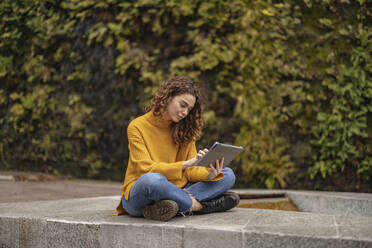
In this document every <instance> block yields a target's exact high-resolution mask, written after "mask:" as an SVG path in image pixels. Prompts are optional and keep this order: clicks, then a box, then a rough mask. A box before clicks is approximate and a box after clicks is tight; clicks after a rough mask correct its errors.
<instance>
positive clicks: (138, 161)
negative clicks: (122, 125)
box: [117, 76, 239, 221]
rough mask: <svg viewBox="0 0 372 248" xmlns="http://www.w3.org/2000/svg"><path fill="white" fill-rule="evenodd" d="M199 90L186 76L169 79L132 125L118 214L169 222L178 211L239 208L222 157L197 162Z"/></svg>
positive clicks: (230, 177) (233, 181) (200, 121)
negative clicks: (229, 191) (197, 164)
mask: <svg viewBox="0 0 372 248" xmlns="http://www.w3.org/2000/svg"><path fill="white" fill-rule="evenodd" d="M200 97H201V95H200V91H199V90H198V88H197V87H196V85H195V84H194V82H193V81H192V80H191V79H189V78H186V77H180V76H178V77H175V78H172V79H170V80H168V81H166V82H165V83H164V84H163V85H162V86H161V87H160V88H159V89H158V90H157V92H156V94H155V96H154V98H153V100H152V104H151V106H150V107H149V108H147V109H146V110H145V111H146V114H144V115H142V116H140V117H138V118H136V119H134V120H133V121H132V122H131V123H130V124H129V126H128V129H127V134H128V143H129V161H128V167H127V171H126V174H125V179H124V185H123V186H122V191H123V193H122V197H121V200H120V204H119V205H118V207H117V212H118V214H124V213H128V214H130V215H132V216H144V217H145V218H147V219H153V220H161V221H167V220H169V219H171V218H173V217H174V216H175V215H177V213H181V214H183V215H184V213H192V212H193V213H196V214H204V213H211V212H220V211H226V210H229V209H231V208H233V207H235V206H236V205H237V204H238V202H239V196H238V195H237V194H234V193H225V192H226V191H227V190H229V189H230V188H231V187H232V186H233V185H234V183H235V175H234V173H233V171H232V170H231V169H230V168H227V167H226V168H223V158H222V159H221V160H220V161H216V164H215V165H212V164H210V165H209V168H208V169H207V168H206V167H202V166H195V165H196V163H197V162H198V160H200V159H201V158H202V157H203V156H204V155H205V153H206V152H207V151H208V150H207V149H204V150H200V151H199V152H197V151H196V147H195V140H196V139H198V138H199V137H200V134H201V129H202V123H203V121H202V109H201V99H200Z"/></svg>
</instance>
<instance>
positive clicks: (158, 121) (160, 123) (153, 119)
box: [145, 110, 172, 128]
mask: <svg viewBox="0 0 372 248" xmlns="http://www.w3.org/2000/svg"><path fill="white" fill-rule="evenodd" d="M145 116H146V118H147V120H148V121H149V122H150V123H151V124H153V125H154V126H156V127H160V128H168V127H170V126H171V124H172V120H167V121H166V120H163V119H162V118H161V116H155V115H154V112H153V111H152V110H151V111H149V112H147V113H146V114H145Z"/></svg>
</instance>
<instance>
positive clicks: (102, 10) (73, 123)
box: [0, 0, 372, 191]
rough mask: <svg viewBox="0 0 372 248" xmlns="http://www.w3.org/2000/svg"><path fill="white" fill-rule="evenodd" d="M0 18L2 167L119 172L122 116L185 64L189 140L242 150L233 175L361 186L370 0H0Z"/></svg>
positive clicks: (366, 161) (367, 153) (256, 182)
mask: <svg viewBox="0 0 372 248" xmlns="http://www.w3.org/2000/svg"><path fill="white" fill-rule="evenodd" d="M0 16H1V20H0V21H1V22H0V30H1V34H0V80H1V85H0V125H1V130H0V168H2V169H4V168H5V169H18V170H20V169H21V170H42V171H48V172H52V173H63V174H70V175H73V176H78V177H89V178H101V179H113V180H121V179H122V178H123V175H124V171H123V170H125V165H126V161H127V158H128V150H127V140H126V133H125V131H126V127H127V125H128V123H129V122H130V120H131V119H133V118H134V117H136V116H138V115H140V114H141V113H143V111H142V109H143V107H144V106H146V105H147V104H148V103H149V101H150V99H151V95H152V94H153V93H154V91H155V90H156V88H157V87H158V86H159V84H160V83H161V82H162V81H163V80H164V79H166V78H168V77H170V76H172V75H178V74H184V75H188V76H190V77H192V78H194V79H195V80H196V81H197V82H200V83H201V85H202V87H203V88H204V91H205V95H206V101H205V110H206V112H205V118H206V127H205V130H204V135H203V138H202V139H201V140H200V141H199V143H198V146H199V147H204V146H209V145H210V144H211V143H213V141H215V140H220V141H223V142H228V143H235V144H239V145H243V146H244V147H245V148H246V149H245V152H244V153H243V154H242V155H241V156H240V157H239V158H238V159H237V160H236V161H234V163H233V164H232V167H233V168H234V170H235V171H236V173H237V174H238V178H239V180H238V186H242V187H243V186H245V187H248V186H249V187H268V188H283V187H295V188H312V189H317V188H322V189H333V190H359V191H371V188H372V187H371V182H370V179H371V178H372V156H371V155H372V145H371V143H372V142H371V141H372V138H371V137H372V101H371V100H372V80H371V74H372V59H371V54H372V29H371V28H372V27H371V24H370V23H371V16H372V3H371V2H370V1H363V0H359V1H348V0H339V1H336V0H314V1H309V0H302V1H268V0H265V1H243V0H233V1H223V0H212V1H202V0H192V1H189V0H167V1H154V0H152V1H148V0H139V1H119V0H107V1H98V0H79V1H78V0H62V1H57V0H29V1H25V0H24V1H12V0H3V1H2V2H1V3H0ZM345 180H346V181H345ZM340 182H341V183H340ZM342 182H347V183H346V184H345V183H342Z"/></svg>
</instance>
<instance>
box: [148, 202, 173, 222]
mask: <svg viewBox="0 0 372 248" xmlns="http://www.w3.org/2000/svg"><path fill="white" fill-rule="evenodd" d="M177 213H178V205H177V203H176V202H175V201H172V200H162V201H158V202H156V203H155V204H153V205H149V206H145V207H143V208H142V215H143V217H145V219H150V220H159V221H168V220H170V219H172V218H173V217H174V216H176V214H177Z"/></svg>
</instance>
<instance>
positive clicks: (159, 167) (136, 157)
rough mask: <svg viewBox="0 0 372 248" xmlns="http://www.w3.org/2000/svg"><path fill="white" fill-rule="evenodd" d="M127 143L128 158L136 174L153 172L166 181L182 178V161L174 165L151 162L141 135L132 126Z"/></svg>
mask: <svg viewBox="0 0 372 248" xmlns="http://www.w3.org/2000/svg"><path fill="white" fill-rule="evenodd" d="M128 142H129V151H130V152H129V158H130V160H131V162H132V166H133V167H134V168H135V170H136V172H137V174H139V175H143V174H145V173H147V172H154V173H160V174H162V175H164V176H165V177H166V178H167V179H168V180H178V179H181V178H182V164H183V161H179V162H175V163H164V162H155V161H152V160H151V157H150V154H149V151H148V150H147V147H146V145H145V142H144V140H143V138H142V135H141V134H140V132H139V131H138V129H137V128H136V127H134V126H129V127H128Z"/></svg>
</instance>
